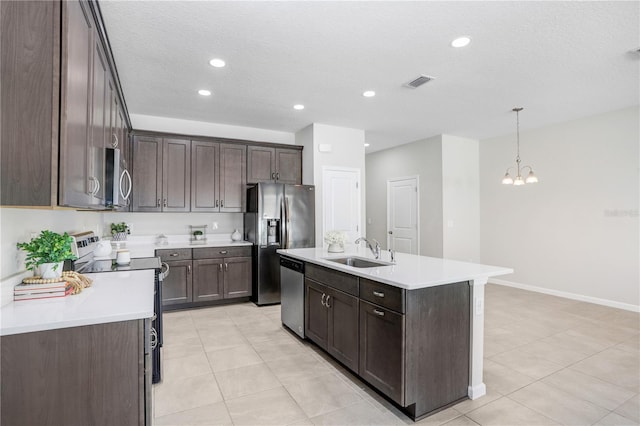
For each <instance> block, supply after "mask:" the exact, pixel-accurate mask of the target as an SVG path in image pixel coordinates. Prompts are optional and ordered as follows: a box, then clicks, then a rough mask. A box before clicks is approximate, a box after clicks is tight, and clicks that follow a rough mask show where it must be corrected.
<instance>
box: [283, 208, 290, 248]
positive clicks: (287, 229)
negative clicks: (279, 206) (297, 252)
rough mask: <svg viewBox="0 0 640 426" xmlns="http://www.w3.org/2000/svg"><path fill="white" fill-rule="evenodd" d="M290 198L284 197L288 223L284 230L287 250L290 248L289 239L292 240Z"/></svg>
mask: <svg viewBox="0 0 640 426" xmlns="http://www.w3.org/2000/svg"><path fill="white" fill-rule="evenodd" d="M289 214H290V213H289V197H284V216H285V221H286V227H285V229H284V231H285V233H284V238H285V244H286V248H289V239H290V237H291V236H290V235H289V222H290V221H291V217H289Z"/></svg>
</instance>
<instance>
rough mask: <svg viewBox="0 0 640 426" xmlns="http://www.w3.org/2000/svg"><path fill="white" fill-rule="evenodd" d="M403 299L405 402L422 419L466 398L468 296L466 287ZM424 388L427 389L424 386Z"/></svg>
mask: <svg viewBox="0 0 640 426" xmlns="http://www.w3.org/2000/svg"><path fill="white" fill-rule="evenodd" d="M412 296H413V297H408V298H407V336H406V351H407V359H408V360H409V362H408V363H407V371H406V377H407V378H412V380H409V379H407V380H408V386H407V400H408V401H415V406H414V407H413V408H412V409H413V410H414V412H415V413H416V414H417V415H422V414H425V413H428V412H431V411H434V410H437V409H439V408H440V407H442V406H444V405H446V404H449V403H451V402H452V401H457V400H459V399H462V398H466V396H467V392H468V386H469V356H470V332H471V331H470V329H469V322H470V312H471V304H470V300H471V295H470V288H469V283H468V282H466V281H465V282H459V283H455V284H448V285H443V286H436V287H428V288H423V289H419V290H414V291H413V292H412ZM424 383H428V384H429V385H428V386H424V385H423V384H424Z"/></svg>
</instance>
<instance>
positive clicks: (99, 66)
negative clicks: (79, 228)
mask: <svg viewBox="0 0 640 426" xmlns="http://www.w3.org/2000/svg"><path fill="white" fill-rule="evenodd" d="M93 49H94V50H93V65H92V78H91V82H92V89H91V127H90V129H91V134H90V138H89V146H88V160H87V161H88V179H89V195H90V196H91V197H90V199H89V205H90V206H97V207H101V206H102V205H103V204H104V188H105V183H104V176H105V175H104V170H105V152H104V148H105V141H106V139H107V138H106V136H107V131H108V126H109V123H108V119H109V116H110V111H108V107H109V106H110V105H111V104H110V102H111V99H110V98H109V96H108V93H107V92H108V87H109V85H108V79H109V73H108V71H107V68H108V65H107V58H106V56H105V54H104V51H103V49H102V42H101V41H100V39H99V38H97V37H94V39H93Z"/></svg>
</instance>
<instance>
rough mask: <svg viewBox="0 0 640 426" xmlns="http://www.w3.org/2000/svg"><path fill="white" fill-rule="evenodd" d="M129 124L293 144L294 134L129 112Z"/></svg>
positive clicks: (191, 133)
mask: <svg viewBox="0 0 640 426" xmlns="http://www.w3.org/2000/svg"><path fill="white" fill-rule="evenodd" d="M130 117H131V125H132V126H133V128H134V129H136V130H152V131H156V132H167V133H182V134H186V135H197V136H213V137H219V138H232V139H246V140H250V141H261V142H272V143H283V144H290V145H293V144H294V143H295V135H294V133H290V132H278V131H275V130H267V129H258V128H255V127H243V126H231V125H228V124H218V123H209V122H204V121H192V120H182V119H179V118H168V117H156V116H152V115H141V114H130Z"/></svg>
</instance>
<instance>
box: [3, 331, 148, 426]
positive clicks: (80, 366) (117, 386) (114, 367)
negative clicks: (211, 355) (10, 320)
mask: <svg viewBox="0 0 640 426" xmlns="http://www.w3.org/2000/svg"><path fill="white" fill-rule="evenodd" d="M1 353H2V384H1V386H2V402H1V403H2V411H1V418H0V423H1V424H3V425H144V424H145V423H144V416H145V411H144V408H145V406H144V404H145V402H144V326H143V320H132V321H122V322H114V323H108V324H97V325H90V326H83V327H72V328H62V329H58V330H47V331H38V332H32V333H23V334H16V335H11V336H3V337H2V348H1Z"/></svg>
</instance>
